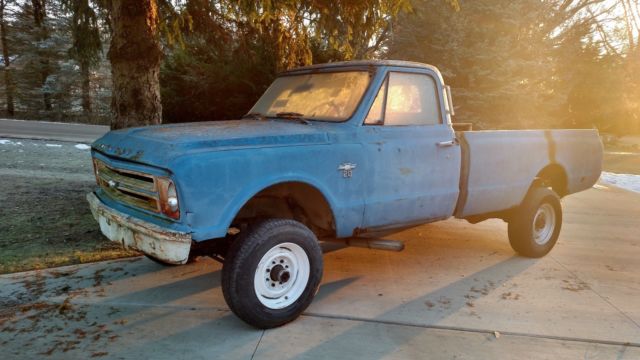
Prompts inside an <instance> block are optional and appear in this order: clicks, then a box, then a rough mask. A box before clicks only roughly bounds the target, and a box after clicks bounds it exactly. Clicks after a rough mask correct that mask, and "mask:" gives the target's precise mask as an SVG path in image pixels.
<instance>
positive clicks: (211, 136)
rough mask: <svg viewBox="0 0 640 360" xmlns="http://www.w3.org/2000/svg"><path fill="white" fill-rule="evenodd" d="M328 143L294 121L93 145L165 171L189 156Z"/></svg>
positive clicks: (145, 134) (174, 128)
mask: <svg viewBox="0 0 640 360" xmlns="http://www.w3.org/2000/svg"><path fill="white" fill-rule="evenodd" d="M326 143H328V136H327V133H326V132H325V131H324V130H323V129H321V127H320V126H316V124H313V125H307V124H302V123H297V122H295V121H278V120H273V121H259V120H231V121H207V122H199V123H183V124H170V125H157V126H147V127H140V128H130V129H123V130H115V131H111V132H109V133H107V134H106V135H104V136H103V137H101V138H100V139H98V140H96V141H95V142H94V143H93V144H92V148H93V149H94V150H97V151H99V152H101V153H103V154H106V155H110V156H114V157H118V158H123V159H127V160H131V161H135V162H139V163H143V164H149V165H154V166H158V167H166V166H167V165H168V164H169V162H171V161H172V160H174V159H175V158H177V157H179V156H184V155H186V154H189V153H192V152H200V151H219V150H230V149H243V148H261V147H273V146H293V145H316V144H326Z"/></svg>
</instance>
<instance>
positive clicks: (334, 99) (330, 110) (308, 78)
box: [250, 71, 369, 121]
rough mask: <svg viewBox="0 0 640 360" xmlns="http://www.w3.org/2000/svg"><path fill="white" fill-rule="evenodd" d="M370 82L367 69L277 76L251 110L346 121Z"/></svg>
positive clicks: (313, 118)
mask: <svg viewBox="0 0 640 360" xmlns="http://www.w3.org/2000/svg"><path fill="white" fill-rule="evenodd" d="M368 85H369V73H368V72H366V71H345V72H332V73H315V74H305V75H287V76H281V77H279V78H277V79H276V80H275V81H274V82H273V84H271V86H269V88H268V89H267V91H266V92H265V93H264V94H263V95H262V97H261V98H260V100H258V102H257V103H256V104H255V105H254V106H253V108H252V109H251V111H250V113H258V114H261V115H264V116H267V117H278V116H292V115H293V116H298V117H301V118H305V119H309V120H325V121H344V120H347V119H348V118H350V117H351V115H353V112H354V111H355V110H356V107H357V106H358V103H359V102H360V99H361V98H362V95H363V94H364V91H365V90H366V89H367V86H368Z"/></svg>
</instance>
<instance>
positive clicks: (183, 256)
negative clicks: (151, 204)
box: [87, 193, 191, 264]
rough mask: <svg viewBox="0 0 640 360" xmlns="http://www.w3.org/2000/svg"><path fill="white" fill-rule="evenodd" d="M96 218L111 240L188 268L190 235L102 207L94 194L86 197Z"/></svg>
mask: <svg viewBox="0 0 640 360" xmlns="http://www.w3.org/2000/svg"><path fill="white" fill-rule="evenodd" d="M87 201H88V202H89V206H90V208H91V213H92V214H93V217H94V218H95V219H96V221H98V223H99V224H100V231H102V233H103V234H104V236H106V237H107V238H109V240H111V241H114V242H117V243H119V244H122V245H123V246H124V247H127V248H131V249H135V250H138V251H142V252H143V253H145V254H147V255H149V256H152V257H154V258H156V259H158V260H161V261H164V262H167V263H170V264H186V263H187V260H188V259H189V251H190V250H191V234H189V233H185V232H179V231H173V230H168V229H166V228H163V227H160V226H158V225H155V224H152V223H149V222H146V221H143V220H139V219H136V218H133V217H131V216H130V215H127V214H125V213H122V212H120V211H117V210H114V209H112V208H110V207H107V206H106V205H105V204H103V203H102V202H101V201H100V199H98V197H97V196H96V194H94V193H89V194H87Z"/></svg>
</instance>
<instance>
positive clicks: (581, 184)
mask: <svg viewBox="0 0 640 360" xmlns="http://www.w3.org/2000/svg"><path fill="white" fill-rule="evenodd" d="M551 138H552V140H553V143H554V147H553V148H551V150H552V152H551V154H549V157H550V158H551V160H552V161H554V162H557V163H558V164H560V165H562V167H563V168H564V169H565V172H566V175H567V193H568V194H573V193H575V192H578V191H582V190H586V189H589V188H590V187H592V186H593V184H595V183H596V182H597V181H598V179H599V178H600V173H601V172H602V142H601V141H600V136H598V132H597V130H552V131H551Z"/></svg>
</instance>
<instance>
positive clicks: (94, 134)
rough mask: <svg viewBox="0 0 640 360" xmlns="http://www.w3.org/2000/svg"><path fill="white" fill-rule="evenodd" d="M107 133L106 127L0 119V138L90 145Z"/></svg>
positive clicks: (107, 128)
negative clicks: (73, 142)
mask: <svg viewBox="0 0 640 360" xmlns="http://www.w3.org/2000/svg"><path fill="white" fill-rule="evenodd" d="M108 131H109V127H108V126H102V125H87V124H67V123H55V122H47V121H32V120H28V121H27V120H10V119H0V137H11V138H22V139H45V140H60V141H75V142H82V143H87V144H89V143H92V142H94V141H95V140H96V139H98V138H99V137H101V136H102V135H104V134H105V133H107V132H108Z"/></svg>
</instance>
